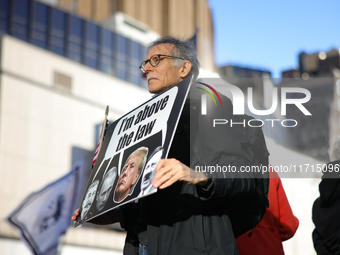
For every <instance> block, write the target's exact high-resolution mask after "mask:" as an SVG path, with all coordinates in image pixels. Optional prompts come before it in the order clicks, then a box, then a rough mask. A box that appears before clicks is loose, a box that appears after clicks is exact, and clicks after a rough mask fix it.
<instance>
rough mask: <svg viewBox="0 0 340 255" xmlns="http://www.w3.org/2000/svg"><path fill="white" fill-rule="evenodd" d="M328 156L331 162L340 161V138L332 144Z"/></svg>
mask: <svg viewBox="0 0 340 255" xmlns="http://www.w3.org/2000/svg"><path fill="white" fill-rule="evenodd" d="M328 154H329V158H330V160H331V161H335V160H340V136H338V137H337V138H336V139H335V141H334V142H333V143H332V144H331V146H330V148H329V150H328Z"/></svg>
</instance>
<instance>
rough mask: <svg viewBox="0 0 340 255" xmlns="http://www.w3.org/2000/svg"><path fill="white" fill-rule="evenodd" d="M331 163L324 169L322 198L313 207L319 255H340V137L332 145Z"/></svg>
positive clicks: (316, 246)
mask: <svg viewBox="0 0 340 255" xmlns="http://www.w3.org/2000/svg"><path fill="white" fill-rule="evenodd" d="M329 154H330V159H331V162H330V163H328V164H327V166H326V167H325V168H324V169H323V176H322V180H321V182H320V184H319V191H320V197H318V198H317V199H316V200H315V202H314V205H313V211H312V219H313V222H314V225H315V229H314V231H313V234H312V237H313V243H314V249H315V251H316V252H317V254H318V255H330V254H332V255H339V254H340V172H339V171H340V137H338V138H337V140H336V141H335V142H334V143H333V144H332V146H331V148H330V150H329Z"/></svg>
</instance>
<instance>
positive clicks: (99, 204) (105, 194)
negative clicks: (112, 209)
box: [96, 167, 117, 212]
mask: <svg viewBox="0 0 340 255" xmlns="http://www.w3.org/2000/svg"><path fill="white" fill-rule="evenodd" d="M116 177H117V167H112V168H111V169H110V170H108V171H107V172H106V173H105V175H104V176H103V178H102V180H101V182H100V185H99V187H98V191H97V196H96V208H97V211H98V212H99V211H101V210H103V208H104V207H105V205H106V202H107V201H108V200H109V195H110V194H111V190H112V188H113V184H114V181H115V180H116Z"/></svg>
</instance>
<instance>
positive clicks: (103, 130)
mask: <svg viewBox="0 0 340 255" xmlns="http://www.w3.org/2000/svg"><path fill="white" fill-rule="evenodd" d="M107 115H109V106H108V105H107V106H106V109H105V119H104V123H103V127H102V134H101V135H100V140H99V148H98V154H99V152H100V148H101V147H102V141H103V137H104V132H105V127H106V120H107Z"/></svg>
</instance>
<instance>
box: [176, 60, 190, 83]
mask: <svg viewBox="0 0 340 255" xmlns="http://www.w3.org/2000/svg"><path fill="white" fill-rule="evenodd" d="M191 67H192V65H191V62H190V61H188V60H185V61H184V63H183V65H182V66H181V67H180V70H179V72H180V73H179V75H180V77H181V78H182V79H184V78H185V77H187V75H188V74H189V73H190V71H191Z"/></svg>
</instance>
